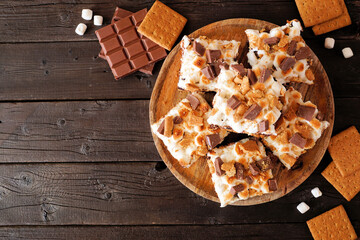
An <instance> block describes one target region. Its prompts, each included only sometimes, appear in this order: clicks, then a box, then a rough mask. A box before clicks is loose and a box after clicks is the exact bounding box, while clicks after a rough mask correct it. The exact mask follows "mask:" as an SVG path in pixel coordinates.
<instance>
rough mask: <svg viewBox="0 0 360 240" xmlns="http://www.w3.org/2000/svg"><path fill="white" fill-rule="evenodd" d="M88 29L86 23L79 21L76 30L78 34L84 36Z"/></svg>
mask: <svg viewBox="0 0 360 240" xmlns="http://www.w3.org/2000/svg"><path fill="white" fill-rule="evenodd" d="M86 29H87V26H86V25H85V24H83V23H79V25H77V27H76V29H75V32H76V33H77V34H78V35H80V36H82V35H84V33H85V31H86Z"/></svg>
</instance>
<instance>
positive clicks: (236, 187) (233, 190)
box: [230, 184, 245, 195]
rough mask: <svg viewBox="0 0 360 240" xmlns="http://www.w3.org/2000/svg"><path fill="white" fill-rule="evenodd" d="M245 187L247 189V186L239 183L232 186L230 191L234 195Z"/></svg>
mask: <svg viewBox="0 0 360 240" xmlns="http://www.w3.org/2000/svg"><path fill="white" fill-rule="evenodd" d="M244 189H245V186H244V185H243V184H239V185H236V186H234V187H232V188H230V193H231V194H232V195H235V194H237V193H238V192H242V191H244Z"/></svg>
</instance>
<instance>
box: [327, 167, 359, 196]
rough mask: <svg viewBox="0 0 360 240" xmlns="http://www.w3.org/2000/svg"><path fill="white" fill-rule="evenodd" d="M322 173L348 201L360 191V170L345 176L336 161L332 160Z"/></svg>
mask: <svg viewBox="0 0 360 240" xmlns="http://www.w3.org/2000/svg"><path fill="white" fill-rule="evenodd" d="M321 175H323V177H324V178H325V179H326V180H327V181H328V182H329V183H330V184H331V185H333V187H334V188H335V189H336V190H338V192H339V193H340V194H341V195H343V197H344V198H345V199H346V200H348V201H350V200H351V199H353V197H355V196H356V194H358V193H359V192H360V171H356V172H354V173H352V174H350V175H349V176H347V177H343V176H341V174H340V172H339V170H338V169H337V168H336V165H335V163H334V162H331V163H330V164H329V166H328V167H327V168H326V169H325V170H324V171H323V172H322V173H321Z"/></svg>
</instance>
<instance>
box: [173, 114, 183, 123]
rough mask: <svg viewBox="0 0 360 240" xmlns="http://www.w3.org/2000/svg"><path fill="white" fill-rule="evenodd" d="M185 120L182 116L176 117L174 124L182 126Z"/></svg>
mask: <svg viewBox="0 0 360 240" xmlns="http://www.w3.org/2000/svg"><path fill="white" fill-rule="evenodd" d="M182 121H183V119H182V118H181V117H180V116H176V117H174V119H173V122H174V124H180V123H182Z"/></svg>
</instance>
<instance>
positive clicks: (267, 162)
mask: <svg viewBox="0 0 360 240" xmlns="http://www.w3.org/2000/svg"><path fill="white" fill-rule="evenodd" d="M256 165H257V166H258V167H259V168H260V170H261V171H263V172H265V171H267V170H269V169H273V167H274V166H273V164H272V161H271V159H270V157H264V158H263V159H261V160H259V161H256Z"/></svg>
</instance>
